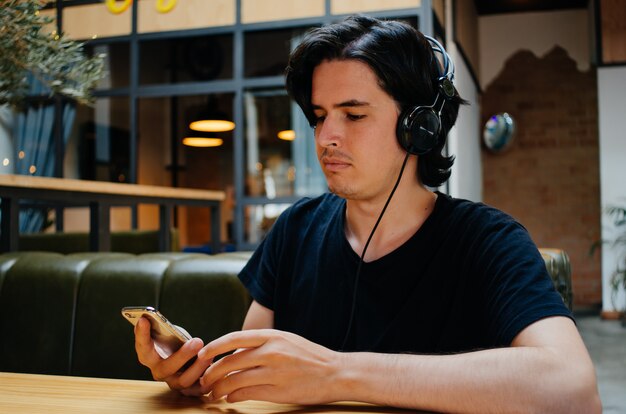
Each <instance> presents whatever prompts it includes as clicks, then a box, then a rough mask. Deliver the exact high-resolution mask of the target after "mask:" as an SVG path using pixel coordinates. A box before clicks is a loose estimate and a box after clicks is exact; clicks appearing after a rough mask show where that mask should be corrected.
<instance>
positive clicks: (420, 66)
mask: <svg viewBox="0 0 626 414" xmlns="http://www.w3.org/2000/svg"><path fill="white" fill-rule="evenodd" d="M346 59H356V60H359V61H361V62H363V63H365V64H367V65H368V66H369V67H370V68H371V69H372V70H373V71H374V73H375V74H376V75H377V77H378V80H379V84H380V87H381V88H382V89H383V90H384V91H385V92H387V93H388V94H389V95H390V96H391V97H392V98H393V99H394V100H395V101H396V102H397V103H398V105H399V108H400V111H401V112H402V111H404V110H406V109H407V108H409V107H412V106H417V105H424V106H428V105H432V104H433V102H434V101H435V98H436V96H437V93H438V91H439V89H438V79H439V78H440V77H441V76H442V75H443V74H442V73H440V72H441V69H440V68H441V65H440V64H439V62H438V60H437V58H436V57H435V53H434V52H433V50H432V47H431V45H430V43H429V41H428V40H427V39H426V38H425V37H424V36H423V35H422V34H421V33H420V32H419V31H417V30H415V29H414V28H413V27H411V26H409V25H408V24H405V23H402V22H398V21H391V20H389V21H385V20H378V19H374V18H371V17H367V16H351V17H348V18H346V19H345V20H343V21H341V22H339V23H335V24H331V25H327V26H323V27H319V28H315V29H312V30H310V31H309V32H308V33H307V34H306V35H305V37H304V40H303V41H302V43H300V45H298V47H297V48H296V49H295V50H294V51H293V52H292V54H291V56H290V59H289V64H288V65H287V69H286V71H285V73H286V86H287V91H288V92H289V94H290V96H291V97H292V98H293V99H294V100H295V101H296V102H297V103H298V105H300V108H302V110H303V111H304V114H305V116H306V117H307V119H308V120H309V123H310V124H311V125H313V124H314V123H315V115H314V113H313V107H312V103H311V83H312V77H313V70H314V69H315V67H316V66H318V65H319V64H320V63H322V62H323V61H325V60H346ZM440 99H443V97H441V98H440ZM461 103H464V101H463V99H461V98H460V97H459V95H458V93H456V91H455V96H454V97H453V98H451V99H449V100H447V101H446V103H445V105H444V107H443V110H442V111H441V131H440V135H439V137H438V142H437V145H436V146H435V148H433V150H432V151H430V152H429V153H427V154H425V155H421V156H420V160H419V163H418V165H419V167H418V172H417V174H418V178H419V180H420V182H422V183H423V184H425V185H427V186H430V187H437V186H439V185H441V184H443V183H444V182H445V181H446V180H447V179H448V178H449V177H450V168H451V167H452V164H453V163H454V157H453V156H450V157H446V156H445V155H443V154H442V151H443V147H444V145H445V143H446V137H447V136H448V132H449V131H450V128H452V126H453V125H454V123H455V121H456V118H457V115H458V112H459V105H460V104H461Z"/></svg>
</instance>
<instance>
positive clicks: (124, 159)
mask: <svg viewBox="0 0 626 414" xmlns="http://www.w3.org/2000/svg"><path fill="white" fill-rule="evenodd" d="M128 114H129V100H128V98H127V97H120V98H102V99H98V100H97V101H96V103H95V105H94V106H93V107H87V106H84V105H79V106H78V107H77V108H76V118H75V121H74V128H73V130H72V134H71V135H70V138H69V141H68V144H67V147H66V152H65V166H64V168H65V172H64V175H65V177H67V178H78V179H83V180H98V181H114V182H128V179H129V168H130V119H129V116H128Z"/></svg>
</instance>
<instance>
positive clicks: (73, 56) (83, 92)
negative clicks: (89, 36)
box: [0, 0, 103, 109]
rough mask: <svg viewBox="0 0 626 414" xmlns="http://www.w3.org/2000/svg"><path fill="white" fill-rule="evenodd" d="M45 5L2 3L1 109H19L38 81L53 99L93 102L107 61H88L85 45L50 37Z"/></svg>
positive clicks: (28, 0)
mask: <svg viewBox="0 0 626 414" xmlns="http://www.w3.org/2000/svg"><path fill="white" fill-rule="evenodd" d="M44 5H45V2H44V1H42V0H0V105H3V104H8V105H10V106H12V107H14V108H18V109H19V108H20V107H21V106H22V104H23V103H24V100H25V98H26V97H27V95H28V89H29V83H30V82H31V81H32V79H33V78H34V79H36V80H38V81H39V82H41V83H42V84H43V85H45V86H47V88H48V89H49V91H50V94H59V95H63V96H65V97H68V98H71V99H73V100H76V101H78V102H81V103H89V102H91V101H92V95H91V91H92V90H93V88H94V87H95V85H96V82H97V81H98V80H99V79H100V77H101V76H102V67H103V56H95V57H93V58H89V57H87V56H85V54H84V53H83V45H82V43H79V42H75V41H73V40H69V39H66V38H65V37H64V36H63V34H61V33H56V32H54V31H53V32H52V33H47V32H46V31H45V30H44V28H45V27H46V26H47V25H49V24H51V23H52V22H53V19H51V18H49V17H45V16H43V15H42V14H41V13H40V12H39V11H40V9H41V8H42V7H43V6H44ZM28 75H30V76H28Z"/></svg>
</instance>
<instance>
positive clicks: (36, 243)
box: [18, 228, 180, 254]
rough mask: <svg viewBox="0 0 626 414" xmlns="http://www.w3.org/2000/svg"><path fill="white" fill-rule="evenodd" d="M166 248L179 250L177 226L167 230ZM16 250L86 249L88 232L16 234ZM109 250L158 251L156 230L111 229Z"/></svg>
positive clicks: (79, 250)
mask: <svg viewBox="0 0 626 414" xmlns="http://www.w3.org/2000/svg"><path fill="white" fill-rule="evenodd" d="M170 240H171V242H170V247H169V249H168V250H169V251H172V252H177V251H180V245H179V238H178V230H177V229H175V228H172V229H171V231H170ZM18 246H19V251H21V252H25V251H29V252H30V251H44V252H55V253H62V254H70V253H77V252H88V251H89V233H86V232H57V233H27V234H20V237H19V241H18ZM111 251H112V252H124V253H132V254H142V253H151V252H158V251H159V232H158V231H157V230H130V231H115V232H112V233H111Z"/></svg>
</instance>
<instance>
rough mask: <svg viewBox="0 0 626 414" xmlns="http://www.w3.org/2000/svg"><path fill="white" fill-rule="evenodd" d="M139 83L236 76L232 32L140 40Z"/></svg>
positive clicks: (200, 80)
mask: <svg viewBox="0 0 626 414" xmlns="http://www.w3.org/2000/svg"><path fill="white" fill-rule="evenodd" d="M139 62H140V67H139V83H140V84H142V85H146V84H161V83H166V84H169V83H179V82H202V81H210V80H215V79H230V78H232V77H233V37H232V35H219V36H196V37H189V38H182V39H178V38H177V39H158V40H147V41H143V42H141V43H140V44H139Z"/></svg>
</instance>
